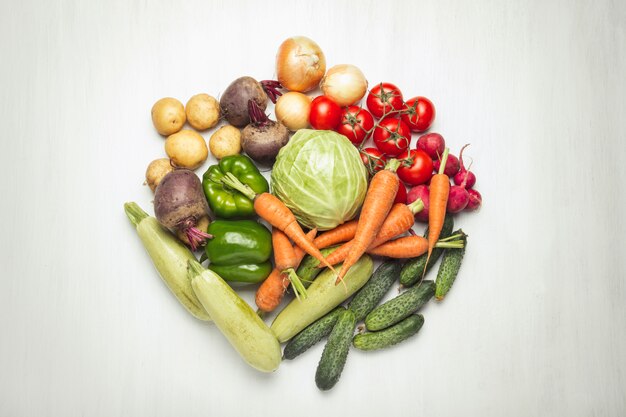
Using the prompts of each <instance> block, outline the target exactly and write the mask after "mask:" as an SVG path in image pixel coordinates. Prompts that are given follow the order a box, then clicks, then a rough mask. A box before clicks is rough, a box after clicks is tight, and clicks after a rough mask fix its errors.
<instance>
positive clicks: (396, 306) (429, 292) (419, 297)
mask: <svg viewBox="0 0 626 417" xmlns="http://www.w3.org/2000/svg"><path fill="white" fill-rule="evenodd" d="M433 295H435V283H434V282H433V281H423V282H422V283H421V284H420V285H418V286H416V287H411V288H409V289H408V290H406V291H405V292H403V293H402V294H400V295H399V296H397V297H396V298H393V299H391V300H389V301H387V302H386V303H384V304H382V305H380V306H378V307H377V308H375V309H374V311H372V312H371V313H369V314H368V315H367V317H366V318H365V327H367V330H370V331H378V330H382V329H386V328H387V327H389V326H393V325H394V324H396V323H398V322H399V321H401V320H403V319H405V318H406V317H408V316H410V315H411V314H413V313H415V312H416V311H417V310H419V309H420V308H421V307H422V306H423V305H424V304H426V302H428V300H430V299H431V298H432V297H433Z"/></svg>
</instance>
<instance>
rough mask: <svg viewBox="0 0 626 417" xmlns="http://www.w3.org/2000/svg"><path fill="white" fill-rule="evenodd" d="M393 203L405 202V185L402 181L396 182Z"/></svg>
mask: <svg viewBox="0 0 626 417" xmlns="http://www.w3.org/2000/svg"><path fill="white" fill-rule="evenodd" d="M393 203H394V204H397V203H402V204H406V186H405V185H404V183H403V182H402V181H400V182H398V192H397V193H396V199H395V200H393Z"/></svg>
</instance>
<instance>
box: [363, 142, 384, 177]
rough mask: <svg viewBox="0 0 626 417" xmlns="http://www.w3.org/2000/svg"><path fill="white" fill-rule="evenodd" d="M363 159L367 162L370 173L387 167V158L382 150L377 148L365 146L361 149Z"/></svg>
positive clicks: (366, 165)
mask: <svg viewBox="0 0 626 417" xmlns="http://www.w3.org/2000/svg"><path fill="white" fill-rule="evenodd" d="M360 153H361V160H362V161H363V163H364V164H365V167H366V168H367V171H368V172H369V173H370V174H373V173H375V172H378V171H380V170H381V169H384V168H385V164H386V163H387V159H386V158H385V155H383V153H382V152H381V151H379V150H378V149H376V148H365V149H362V150H361V151H360Z"/></svg>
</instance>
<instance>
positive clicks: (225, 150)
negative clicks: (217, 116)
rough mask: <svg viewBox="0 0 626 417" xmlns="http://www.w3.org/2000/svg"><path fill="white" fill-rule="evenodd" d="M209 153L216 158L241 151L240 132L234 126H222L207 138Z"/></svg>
mask: <svg viewBox="0 0 626 417" xmlns="http://www.w3.org/2000/svg"><path fill="white" fill-rule="evenodd" d="M209 149H210V150H211V154H212V155H213V156H215V157H216V158H217V159H222V158H224V157H225V156H230V155H237V154H238V153H239V152H241V132H240V131H239V129H237V128H236V127H235V126H231V125H226V126H222V127H220V128H219V129H217V131H216V132H215V133H213V135H211V138H210V139H209Z"/></svg>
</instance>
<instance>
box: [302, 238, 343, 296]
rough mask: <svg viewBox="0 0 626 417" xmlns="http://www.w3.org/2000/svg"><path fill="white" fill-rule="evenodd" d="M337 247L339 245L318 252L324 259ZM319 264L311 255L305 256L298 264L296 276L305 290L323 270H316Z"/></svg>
mask: <svg viewBox="0 0 626 417" xmlns="http://www.w3.org/2000/svg"><path fill="white" fill-rule="evenodd" d="M338 247H339V245H335V246H330V247H328V248H324V249H320V252H321V253H322V255H324V258H325V257H327V256H328V255H330V254H331V253H333V252H334V251H335V250H336V249H337V248H338ZM319 264H320V261H318V260H317V259H315V258H314V257H312V256H311V255H307V256H305V257H304V259H303V260H302V262H300V266H299V267H298V270H297V271H296V274H298V276H299V277H300V281H302V284H303V285H304V287H305V288H309V285H311V283H313V281H314V280H315V278H317V276H318V275H319V274H320V272H322V271H323V270H324V268H318V266H319Z"/></svg>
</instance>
